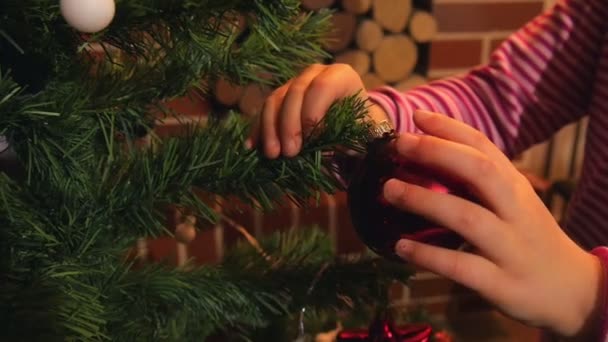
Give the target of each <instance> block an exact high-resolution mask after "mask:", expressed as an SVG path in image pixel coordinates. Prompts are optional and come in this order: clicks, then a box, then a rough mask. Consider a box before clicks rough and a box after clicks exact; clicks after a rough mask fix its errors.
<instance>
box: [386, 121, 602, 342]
mask: <svg viewBox="0 0 608 342" xmlns="http://www.w3.org/2000/svg"><path fill="white" fill-rule="evenodd" d="M414 121H415V123H416V125H417V126H418V127H419V128H420V129H421V130H422V131H423V132H425V133H426V134H427V135H424V136H415V135H410V134H408V135H403V136H401V137H400V138H399V139H398V140H397V142H396V148H397V150H398V152H399V153H400V154H402V155H403V156H404V157H405V158H408V159H410V160H413V161H416V162H419V163H421V164H423V165H426V166H429V167H432V168H437V169H440V170H443V171H445V172H447V173H449V174H452V175H454V176H455V177H458V178H459V179H461V180H462V181H463V182H464V183H466V184H467V185H469V188H470V189H471V190H472V192H473V193H474V194H475V195H476V196H477V197H478V198H479V199H480V200H481V203H482V205H478V204H475V203H473V202H470V201H467V200H465V199H462V198H460V197H456V196H453V195H449V194H442V193H437V192H433V191H431V190H428V189H426V188H422V187H419V186H415V185H412V184H407V183H404V182H401V181H398V180H390V181H388V182H387V183H386V184H385V187H384V195H385V197H386V199H387V200H388V201H390V202H391V203H392V204H393V205H395V206H397V207H399V208H402V209H406V210H408V211H411V212H415V213H418V214H421V215H423V216H425V217H427V218H429V219H431V220H433V221H435V222H437V223H439V224H441V225H443V226H445V227H447V228H450V229H452V230H454V231H455V232H457V233H459V234H461V235H462V236H463V237H464V238H465V239H466V240H467V241H468V242H469V243H470V244H472V245H473V246H474V247H475V248H476V253H475V254H473V253H467V252H464V251H454V250H447V249H443V248H439V247H434V246H430V245H426V244H421V243H416V242H413V241H405V240H402V241H400V242H399V243H398V244H397V246H396V252H397V253H398V254H399V255H400V256H401V257H403V258H404V259H406V260H408V261H410V262H412V263H414V264H417V265H419V266H422V267H423V268H426V269H428V270H430V271H432V272H435V273H437V274H440V275H443V276H446V277H448V278H450V279H453V280H454V281H456V282H459V283H461V284H463V285H465V286H467V287H469V288H471V289H473V290H476V291H478V292H479V293H480V294H481V295H482V296H483V297H485V298H487V299H488V300H490V301H491V302H492V303H494V304H495V305H496V306H497V307H498V308H499V309H501V310H502V311H503V312H505V313H506V314H508V315H510V316H512V317H514V318H516V319H518V320H520V321H523V322H525V323H527V324H530V325H534V326H538V327H543V328H549V329H551V330H553V331H554V332H556V333H558V334H560V335H562V336H565V337H573V336H581V335H584V334H585V333H589V330H590V329H589V325H590V324H591V320H592V319H593V317H594V316H596V313H595V312H594V311H595V310H596V309H597V308H596V306H597V305H596V304H597V301H598V298H599V295H600V294H599V293H598V292H600V291H601V289H600V278H601V266H600V262H599V260H598V259H597V258H596V257H595V256H593V255H591V254H589V253H587V252H585V251H583V250H582V249H581V248H579V247H578V246H577V245H576V244H575V243H574V242H573V241H571V240H570V239H569V238H568V237H567V236H566V235H565V233H563V232H562V230H561V229H560V227H559V226H558V224H557V223H556V222H555V220H554V218H553V217H552V215H551V213H550V212H549V211H548V210H547V209H546V207H545V206H544V204H543V203H542V202H541V200H540V199H539V198H538V196H537V195H536V194H535V192H534V190H533V189H532V187H531V185H530V184H529V182H528V181H527V180H526V179H525V178H524V177H523V176H522V175H521V174H520V173H519V172H518V171H517V170H516V169H515V168H514V167H513V165H512V164H511V162H510V161H509V160H508V159H507V158H506V156H505V155H503V153H502V152H501V151H500V150H499V149H498V148H497V147H496V146H494V145H493V144H492V143H491V142H490V141H489V140H488V139H487V138H486V137H485V136H484V135H483V134H481V133H480V132H478V131H476V130H474V129H473V128H471V127H470V126H467V125H466V124H464V123H461V122H458V121H455V120H453V119H450V118H448V117H447V116H444V115H437V114H430V113H424V112H418V113H416V114H415V115H414ZM585 340H586V339H585Z"/></svg>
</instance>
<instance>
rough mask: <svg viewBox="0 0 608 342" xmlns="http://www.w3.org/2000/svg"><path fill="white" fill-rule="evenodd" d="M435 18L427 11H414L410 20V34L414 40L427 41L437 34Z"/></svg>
mask: <svg viewBox="0 0 608 342" xmlns="http://www.w3.org/2000/svg"><path fill="white" fill-rule="evenodd" d="M437 28H438V26H437V20H435V17H433V15H431V14H430V13H429V12H425V11H416V12H414V14H413V15H412V18H411V20H410V36H412V38H414V40H415V41H417V42H420V43H427V42H429V41H431V39H433V37H435V34H437Z"/></svg>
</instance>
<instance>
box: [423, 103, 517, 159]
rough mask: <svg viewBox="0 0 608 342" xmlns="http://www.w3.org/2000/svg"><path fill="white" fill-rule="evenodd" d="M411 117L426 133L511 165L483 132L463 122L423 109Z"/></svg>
mask: <svg viewBox="0 0 608 342" xmlns="http://www.w3.org/2000/svg"><path fill="white" fill-rule="evenodd" d="M413 118H414V123H415V124H416V126H417V127H418V128H420V129H421V130H422V131H423V132H425V133H427V134H430V135H433V136H436V137H438V138H442V139H445V140H450V141H454V142H457V143H460V144H464V145H467V146H471V147H473V148H475V149H477V150H479V151H481V152H482V153H484V154H486V155H488V156H489V157H490V158H492V159H493V160H495V161H497V162H500V163H505V164H508V165H511V162H510V161H509V159H508V158H507V157H506V156H505V154H504V153H503V152H502V151H501V150H500V149H499V148H498V147H497V146H496V145H494V144H493V143H492V142H491V141H490V140H489V139H488V138H487V137H486V136H485V135H484V134H483V133H481V132H480V131H478V130H476V129H475V128H473V127H471V126H469V125H467V124H466V123H464V122H461V121H458V120H455V119H452V118H450V117H448V116H446V115H442V114H437V113H432V112H428V111H423V110H418V111H416V112H414V117H413Z"/></svg>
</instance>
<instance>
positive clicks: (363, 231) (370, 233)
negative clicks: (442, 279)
mask: <svg viewBox="0 0 608 342" xmlns="http://www.w3.org/2000/svg"><path fill="white" fill-rule="evenodd" d="M391 178H397V179H400V180H402V181H405V182H408V183H412V184H416V185H419V186H423V187H425V188H428V189H431V190H433V191H437V192H442V193H451V194H455V195H459V196H463V197H470V196H468V195H467V191H466V189H465V188H464V187H463V185H462V184H461V183H459V182H458V181H456V180H454V179H451V178H450V177H448V176H446V175H444V174H441V173H440V172H437V171H436V170H431V169H429V168H426V167H423V166H421V165H419V164H416V163H413V162H411V161H408V160H405V159H404V158H403V157H401V156H400V155H398V154H397V153H396V152H395V151H394V149H393V148H392V145H391V144H390V141H385V140H383V141H378V142H375V143H372V144H370V146H369V149H368V151H367V154H366V156H365V157H364V159H363V160H362V161H360V162H359V163H358V166H356V168H355V170H354V171H353V172H351V177H350V180H349V182H348V206H349V211H350V216H351V219H352V223H353V226H354V228H355V230H356V231H357V233H358V235H359V237H360V238H361V240H362V241H363V242H364V243H365V244H366V245H367V246H368V247H369V248H370V249H371V250H373V251H374V252H375V253H377V254H379V255H381V256H384V257H386V258H388V259H393V260H401V259H400V258H399V257H398V256H397V255H396V254H395V252H394V248H395V244H396V243H397V241H399V239H401V238H407V239H410V240H414V241H419V242H424V243H428V244H432V245H435V246H441V247H445V248H451V249H455V248H458V247H459V246H460V245H461V244H462V243H463V242H464V241H463V239H462V238H461V237H460V236H459V235H458V234H456V233H454V232H453V231H451V230H448V229H446V228H443V227H440V226H439V225H437V224H435V223H433V222H431V221H429V220H427V219H426V218H424V217H422V216H420V215H417V214H414V213H411V212H406V211H403V210H401V209H398V208H396V207H394V206H393V205H391V204H390V203H388V202H387V201H386V200H385V199H384V196H383V186H384V183H385V182H386V181H388V180H389V179H391Z"/></svg>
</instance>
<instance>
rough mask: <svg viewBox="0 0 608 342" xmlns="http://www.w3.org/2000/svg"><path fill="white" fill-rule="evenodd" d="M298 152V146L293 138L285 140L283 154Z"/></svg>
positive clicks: (291, 154)
mask: <svg viewBox="0 0 608 342" xmlns="http://www.w3.org/2000/svg"><path fill="white" fill-rule="evenodd" d="M296 154H298V146H297V144H296V142H295V141H294V140H293V139H289V140H287V141H286V142H285V155H286V156H295V155H296Z"/></svg>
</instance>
